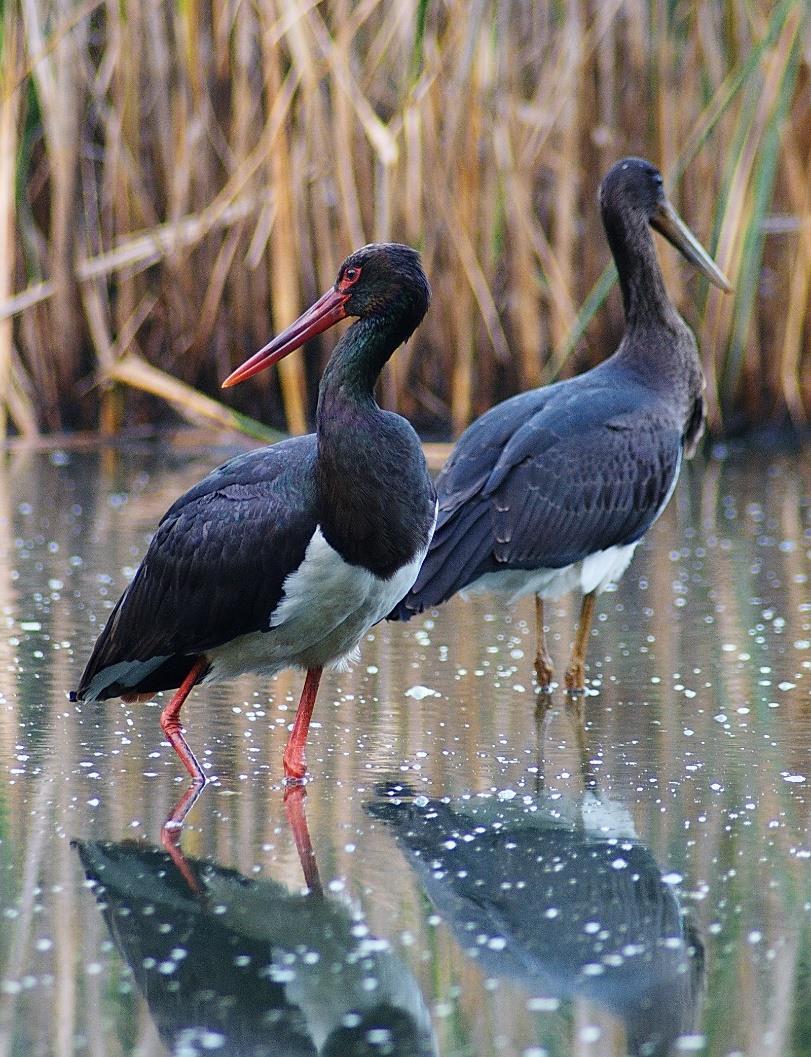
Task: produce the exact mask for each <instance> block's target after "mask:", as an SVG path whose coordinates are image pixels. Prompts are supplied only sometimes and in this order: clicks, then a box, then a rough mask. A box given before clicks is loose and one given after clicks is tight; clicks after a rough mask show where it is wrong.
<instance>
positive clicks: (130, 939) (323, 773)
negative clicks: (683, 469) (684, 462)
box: [0, 448, 811, 1057]
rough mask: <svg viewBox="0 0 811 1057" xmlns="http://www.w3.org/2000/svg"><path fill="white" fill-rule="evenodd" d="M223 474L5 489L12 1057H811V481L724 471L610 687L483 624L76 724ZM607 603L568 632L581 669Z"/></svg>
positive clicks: (2, 877) (615, 620)
mask: <svg viewBox="0 0 811 1057" xmlns="http://www.w3.org/2000/svg"><path fill="white" fill-rule="evenodd" d="M220 457H221V453H217V452H213V451H212V452H202V453H199V454H197V455H195V457H193V458H190V457H189V455H188V453H176V454H172V453H171V452H170V451H166V450H160V451H156V450H151V449H149V448H144V449H141V450H132V451H128V452H126V453H125V454H123V455H121V456H115V455H111V454H110V453H106V454H104V455H100V454H80V453H61V452H57V453H51V454H24V453H20V454H15V455H13V456H11V457H9V458H8V460H7V462H6V463H5V464H4V466H3V467H2V468H0V541H1V542H2V559H0V607H1V611H0V615H2V620H3V621H4V624H5V634H4V635H3V636H2V638H0V670H2V672H3V678H2V681H0V738H1V739H2V757H1V759H2V765H3V768H4V771H5V775H4V778H5V780H4V782H3V784H2V800H1V801H0V913H1V914H2V916H3V917H2V921H3V928H2V930H0V1055H3V1054H9V1055H20V1057H36V1055H43V1057H45V1055H51V1054H55V1055H59V1057H62V1055H65V1057H66V1055H69V1054H90V1055H93V1057H102V1055H104V1057H107V1055H116V1057H117V1055H122V1057H123V1055H131V1054H132V1055H134V1054H137V1055H140V1057H153V1055H154V1057H158V1055H165V1054H167V1053H176V1054H182V1055H184V1057H185V1055H192V1054H208V1053H215V1054H216V1053H220V1054H240V1055H242V1054H246V1055H247V1054H251V1055H260V1054H264V1055H271V1054H272V1055H279V1057H282V1055H299V1054H301V1055H304V1054H309V1055H315V1054H334V1055H351V1054H358V1055H360V1054H363V1055H383V1054H397V1055H405V1054H408V1055H409V1057H412V1055H413V1057H417V1055H419V1057H422V1055H425V1057H428V1055H441V1057H491V1055H505V1057H513V1055H515V1057H518V1055H521V1057H546V1055H549V1057H553V1055H561V1057H563V1055H570V1054H571V1055H575V1054H576V1055H578V1057H583V1055H587V1057H590V1055H621V1054H624V1053H626V1052H631V1053H634V1054H641V1055H650V1054H662V1055H664V1054H667V1053H671V1052H672V1053H685V1052H686V1053H702V1054H704V1053H706V1054H713V1055H716V1054H717V1055H724V1057H732V1055H735V1054H747V1055H750V1054H751V1055H752V1057H755V1055H762V1054H781V1055H795V1054H796V1055H800V1054H811V988H809V973H811V944H810V943H809V939H810V938H811V930H810V929H809V925H811V835H809V782H811V766H810V765H809V759H811V694H810V693H809V688H810V687H811V590H809V581H808V572H809V561H808V558H809V551H810V550H811V534H810V532H811V530H810V529H809V510H810V509H811V500H810V499H809V496H811V459H809V457H808V456H807V455H806V456H798V455H794V456H787V455H781V456H771V457H770V456H767V455H763V454H760V453H757V452H747V453H739V454H737V455H734V456H731V457H728V458H725V459H712V460H709V461H708V462H706V463H704V464H703V465H702V466H698V467H693V468H692V471H691V473H690V474H689V475H685V476H684V477H683V479H682V482H681V483H680V485H679V489H678V491H677V493H676V496H675V498H674V501H673V502H672V503H671V505H670V507H669V509H668V510H667V512H666V514H665V515H664V516H663V518H662V519H661V521H660V522H659V523H658V524H657V526H656V527H655V529H654V530H653V531H652V532H651V533H650V535H649V538H648V540H647V541H646V542H645V544H644V545H643V546H642V547H641V548H640V549H639V550H638V552H637V556H636V558H635V560H634V562H633V564H632V566H631V568H630V569H629V571H628V573H627V574H626V576H625V578H624V580H623V582H622V584H621V585H620V587H619V588H618V589H617V590H616V591H614V592H611V593H607V594H605V595H603V596H602V598H601V601H600V607H599V618H598V620H597V621H596V622H595V629H594V634H593V636H592V640H591V645H590V668H589V677H590V678H591V680H592V689H593V692H592V693H591V694H590V695H589V696H588V698H586V699H585V700H582V699H581V700H580V701H579V702H578V701H567V699H566V697H565V695H564V694H563V693H561V692H557V693H554V694H553V695H551V697H550V698H538V697H537V696H536V694H535V692H534V690H533V683H532V657H533V649H534V640H533V635H534V629H533V626H532V620H533V610H532V605H531V603H530V602H525V603H522V604H521V605H519V606H518V607H516V608H515V609H514V610H510V609H508V608H507V607H506V606H505V605H504V604H503V603H502V602H501V601H499V600H498V599H494V598H489V597H485V598H479V599H476V600H475V601H472V602H470V603H465V602H463V601H462V600H460V599H454V600H453V601H452V602H451V603H449V604H447V605H446V606H445V607H443V608H442V609H440V610H438V611H435V612H434V613H429V614H426V615H424V616H423V617H420V618H417V619H415V620H413V621H412V622H411V623H410V624H408V625H382V626H379V627H377V628H375V629H374V630H373V631H372V633H370V635H369V636H368V641H366V642H365V643H364V644H363V649H362V658H361V662H360V664H359V665H358V666H357V667H355V668H354V669H353V670H351V671H350V672H347V673H331V674H329V675H327V676H325V679H324V681H323V683H322V688H321V693H320V697H319V701H318V705H317V710H316V715H315V723H314V727H313V730H312V732H311V741H310V752H309V757H308V762H309V765H310V769H311V771H312V772H313V774H314V780H313V781H312V783H311V784H310V785H309V786H308V788H307V791H306V796H300V795H296V796H293V797H288V798H287V800H286V801H285V798H284V792H283V788H282V785H281V753H282V749H283V746H284V742H285V740H286V736H287V727H288V724H289V723H290V722H291V720H292V716H293V713H294V710H295V705H296V701H297V698H298V693H299V691H300V689H301V684H302V676H301V675H300V674H298V673H293V672H287V673H283V674H281V675H280V676H279V677H277V678H276V679H275V680H274V681H273V682H271V683H270V684H267V683H264V682H262V681H261V680H256V679H250V678H246V679H243V680H241V681H239V682H236V683H234V684H231V685H229V686H227V687H221V688H219V687H218V688H210V689H205V690H198V691H195V693H194V694H193V695H192V697H191V698H190V699H189V702H188V703H187V705H186V707H185V709H184V718H185V722H186V726H187V731H188V738H189V741H190V743H191V744H192V746H193V747H194V749H195V750H196V752H197V754H198V756H199V758H200V759H201V760H202V761H203V763H204V766H205V767H206V769H207V770H208V771H209V772H210V773H211V774H212V775H216V777H217V780H216V782H215V783H214V784H212V785H211V786H209V787H208V788H207V789H206V791H205V793H204V795H203V796H202V798H201V799H200V801H199V802H198V803H197V804H196V805H195V807H194V809H193V812H192V813H191V815H190V816H189V819H188V822H187V825H186V828H185V831H184V833H183V838H182V845H181V846H182V849H183V853H184V858H183V859H180V858H179V862H178V864H175V863H173V862H172V860H170V859H169V858H168V857H167V856H166V855H165V853H164V852H163V851H162V850H161V848H160V831H161V824H162V822H163V820H164V818H165V817H166V815H167V814H168V812H169V811H170V809H171V807H172V805H173V804H174V802H175V801H176V800H177V799H178V798H179V797H180V796H181V795H182V793H183V791H184V789H185V785H186V782H185V778H184V775H183V772H182V769H181V768H180V766H179V764H178V761H177V759H176V758H175V756H174V753H173V752H172V751H171V749H170V748H169V746H168V744H165V743H162V742H161V735H160V728H159V726H158V715H159V710H160V703H159V701H156V702H154V703H151V704H146V705H144V704H141V705H125V704H123V703H122V702H119V701H113V702H107V703H105V704H96V705H73V704H71V703H69V701H68V699H67V691H68V690H70V689H71V688H73V687H74V686H75V685H76V682H77V680H78V677H79V674H80V672H81V668H82V666H83V664H84V662H85V660H86V658H87V655H88V652H89V650H90V648H91V646H92V643H93V641H94V639H95V636H96V635H97V633H98V631H99V630H100V628H101V626H102V625H103V623H104V621H105V619H106V617H107V615H108V613H109V610H110V608H111V607H112V605H113V604H114V603H115V601H116V599H117V598H118V595H119V594H120V592H121V590H122V589H123V587H124V586H125V585H126V583H127V582H128V579H129V578H130V576H131V575H132V572H133V571H134V569H135V567H136V566H137V564H138V561H139V559H140V557H141V556H142V555H143V553H144V550H145V548H146V545H147V543H148V540H149V537H150V533H151V532H152V530H153V529H154V526H155V524H156V523H157V520H158V518H159V517H160V515H161V514H162V512H163V511H164V510H165V509H166V507H167V506H168V505H169V504H170V503H171V501H172V500H173V499H174V498H175V496H176V495H177V494H179V493H180V492H181V491H182V490H183V489H184V488H186V487H188V486H189V485H190V484H192V483H193V482H194V481H195V480H196V479H198V478H199V477H200V476H202V475H203V473H205V472H206V470H208V469H209V468H211V467H212V466H213V465H215V464H216V463H217V461H218V460H219V459H220ZM576 604H577V603H576V602H575V601H573V600H570V601H566V602H564V603H561V604H560V605H556V606H550V607H547V608H548V613H547V619H548V620H549V623H550V625H551V634H550V637H549V638H550V647H551V649H552V653H553V656H554V658H555V661H556V663H557V665H558V670H559V671H561V672H562V670H563V668H564V667H565V664H566V659H567V657H566V655H567V652H568V649H569V645H570V642H571V638H572V634H573V630H574V621H575V619H576Z"/></svg>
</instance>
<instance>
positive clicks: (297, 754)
mask: <svg viewBox="0 0 811 1057" xmlns="http://www.w3.org/2000/svg"><path fill="white" fill-rule="evenodd" d="M322 671H323V669H322V668H308V669H307V678H306V679H305V680H304V689H303V690H302V691H301V699H300V700H299V703H298V709H297V710H296V718H295V720H294V721H293V729H292V730H291V731H290V737H289V739H288V741H287V748H286V749H285V750H284V773H285V776H286V778H287V779H288V781H293V782H300V781H301V780H302V778H303V777H304V775H305V774H306V773H307V766H306V764H305V763H304V749H305V748H306V746H307V731H308V730H309V729H310V720H311V719H312V716H313V706H314V705H315V698H316V694H317V693H318V684H319V682H320V681H321V672H322Z"/></svg>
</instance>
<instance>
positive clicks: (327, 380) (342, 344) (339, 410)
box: [316, 316, 405, 446]
mask: <svg viewBox="0 0 811 1057" xmlns="http://www.w3.org/2000/svg"><path fill="white" fill-rule="evenodd" d="M401 332H402V327H398V326H397V320H391V319H388V318H386V317H385V316H369V317H367V318H364V319H359V320H357V321H356V322H355V323H354V324H353V325H352V326H351V327H350V328H349V330H348V331H347V332H346V333H345V334H344V335H343V337H342V338H341V340H340V341H339V342H338V344H337V345H336V346H335V349H334V350H333V353H332V356H330V358H329V363H328V364H327V366H326V368H325V370H324V374H323V375H322V378H321V384H320V386H319V387H318V409H317V411H316V429H317V432H318V437H319V446H320V442H321V441H328V440H329V437H330V436H331V434H332V432H333V431H334V429H336V428H338V429H341V428H343V427H342V426H341V422H340V420H341V417H342V414H343V413H345V412H346V410H348V409H349V408H354V409H355V410H356V411H357V412H358V413H361V414H362V413H364V412H365V413H369V414H373V413H374V411H376V410H379V409H378V407H377V402H376V401H375V398H374V388H375V384H376V383H377V379H378V378H379V377H380V372H381V371H382V370H383V367H384V365H385V364H386V362H387V360H388V359H389V357H390V356H391V354H392V353H393V352H394V350H395V349H396V348H397V346H398V345H399V344H400V342H402V341H404V340H405V338H404V337H402V336H400V335H401Z"/></svg>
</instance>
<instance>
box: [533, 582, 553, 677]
mask: <svg viewBox="0 0 811 1057" xmlns="http://www.w3.org/2000/svg"><path fill="white" fill-rule="evenodd" d="M535 643H536V646H535V675H536V677H537V679H538V689H539V690H549V689H550V688H551V684H552V676H553V675H554V671H555V670H554V668H553V667H552V658H551V657H550V656H549V650H548V649H547V648H546V629H545V628H544V623H543V599H542V598H541V596H540V595H535Z"/></svg>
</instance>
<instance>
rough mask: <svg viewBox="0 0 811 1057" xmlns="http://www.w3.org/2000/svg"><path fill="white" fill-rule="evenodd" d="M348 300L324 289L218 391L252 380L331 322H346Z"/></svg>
mask: <svg viewBox="0 0 811 1057" xmlns="http://www.w3.org/2000/svg"><path fill="white" fill-rule="evenodd" d="M348 300H349V294H348V293H343V292H341V291H339V290H336V289H335V288H334V287H333V288H331V289H329V290H327V292H326V293H325V294H323V295H322V296H321V297H319V299H318V300H317V301H316V302H315V304H314V305H313V306H312V307H311V308H308V309H307V311H306V312H304V313H303V314H302V315H300V316H299V317H298V319H297V320H296V321H295V323H291V324H290V326H289V327H287V328H286V329H285V330H283V331H282V332H281V334H278V335H277V336H276V337H275V338H274V339H273V341H269V342H268V343H267V345H265V347H264V348H262V349H260V350H259V352H256V353H254V354H253V356H251V358H250V359H249V360H246V361H245V362H244V363H243V364H242V366H241V367H237V369H236V370H235V371H233V372H232V373H231V374H229V375H228V377H227V378H226V379H225V381H224V382H223V383H222V388H223V389H228V388H229V387H230V386H232V385H237V383H238V382H244V381H245V379H246V378H252V377H253V375H255V374H259V372H260V371H264V370H265V368H266V367H270V366H272V364H274V363H278V362H279V360H283V359H284V357H285V356H287V355H288V353H291V352H294V351H295V350H296V349H298V348H300V347H301V346H302V345H303V344H304V343H305V341H309V340H310V338H314V337H315V336H316V334H321V333H323V332H324V331H325V330H329V328H330V327H331V326H333V325H334V324H335V323H338V322H339V321H340V320H342V319H346V315H347V312H346V302H347V301H348Z"/></svg>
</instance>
